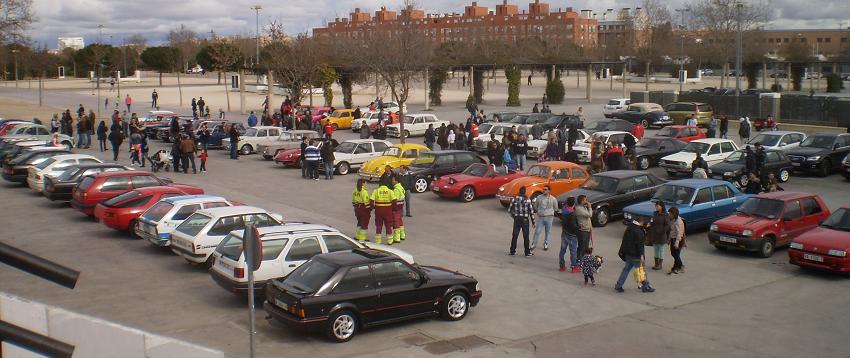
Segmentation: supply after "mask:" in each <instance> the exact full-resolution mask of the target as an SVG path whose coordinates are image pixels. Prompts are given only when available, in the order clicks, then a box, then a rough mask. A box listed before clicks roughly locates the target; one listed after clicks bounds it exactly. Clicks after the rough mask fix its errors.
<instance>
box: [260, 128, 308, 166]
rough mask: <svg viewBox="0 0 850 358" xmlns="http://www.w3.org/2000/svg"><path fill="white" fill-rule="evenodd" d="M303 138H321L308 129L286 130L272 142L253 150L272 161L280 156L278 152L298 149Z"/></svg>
mask: <svg viewBox="0 0 850 358" xmlns="http://www.w3.org/2000/svg"><path fill="white" fill-rule="evenodd" d="M304 137H307V139H314V138H320V137H321V136H320V135H319V133H316V131H314V130H309V129H296V130H288V131H283V132H281V133H280V135H279V136H278V137H277V138H275V139H274V140H271V141H266V142H263V143H259V144H257V146H256V147H254V149H255V150H256V151H257V153H260V154H262V155H263V158H265V159H273V158H275V157H277V155H278V154H280V151H283V150H287V149H295V148H300V147H301V140H302V139H303V138H304Z"/></svg>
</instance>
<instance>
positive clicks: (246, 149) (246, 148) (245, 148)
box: [239, 144, 254, 155]
mask: <svg viewBox="0 0 850 358" xmlns="http://www.w3.org/2000/svg"><path fill="white" fill-rule="evenodd" d="M252 150H254V148H251V145H250V144H245V145H243V146H242V148H240V149H239V154H242V155H248V154H251V151H252Z"/></svg>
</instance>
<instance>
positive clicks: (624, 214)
mask: <svg viewBox="0 0 850 358" xmlns="http://www.w3.org/2000/svg"><path fill="white" fill-rule="evenodd" d="M623 218H624V219H626V220H631V219H632V214H629V213H623Z"/></svg>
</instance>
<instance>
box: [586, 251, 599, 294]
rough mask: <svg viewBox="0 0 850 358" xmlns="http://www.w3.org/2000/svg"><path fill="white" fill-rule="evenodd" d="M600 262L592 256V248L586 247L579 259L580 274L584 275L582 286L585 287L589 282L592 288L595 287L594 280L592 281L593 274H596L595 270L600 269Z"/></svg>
mask: <svg viewBox="0 0 850 358" xmlns="http://www.w3.org/2000/svg"><path fill="white" fill-rule="evenodd" d="M600 266H601V265H600V260H599V259H598V258H597V257H596V256H593V248H592V247H588V248H587V249H586V250H585V251H584V255H583V256H582V257H581V273H582V274H584V285H585V286H587V281H588V280H590V283H591V284H593V286H596V279H594V277H593V274H594V273H596V270H598V269H599V267H600Z"/></svg>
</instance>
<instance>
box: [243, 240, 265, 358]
mask: <svg viewBox="0 0 850 358" xmlns="http://www.w3.org/2000/svg"><path fill="white" fill-rule="evenodd" d="M242 252H243V253H244V255H245V265H246V266H247V267H246V269H247V271H248V306H249V307H250V316H249V322H250V325H251V327H250V329H249V334H248V340H249V342H250V343H249V344H250V345H251V348H250V352H251V354H250V357H251V358H254V333H255V331H256V329H255V328H254V327H255V322H254V302H255V300H254V271H257V269H259V268H260V263H262V262H263V261H262V254H261V253H262V252H263V244H262V242H261V241H260V233H259V232H258V230H257V227H256V226H255V225H254V224H253V223H249V224H246V225H245V232H244V234H243V235H242Z"/></svg>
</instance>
